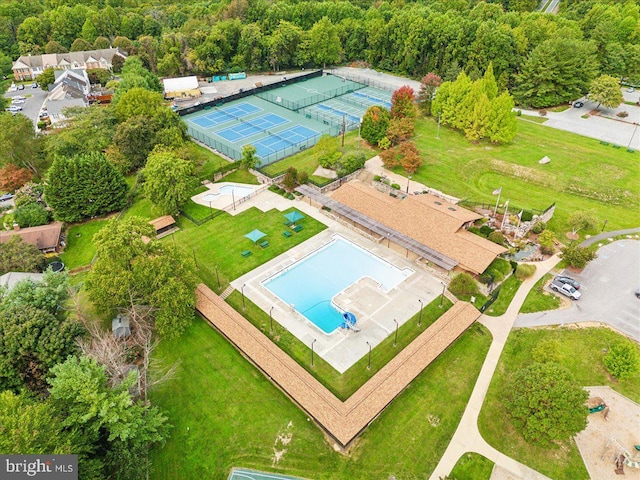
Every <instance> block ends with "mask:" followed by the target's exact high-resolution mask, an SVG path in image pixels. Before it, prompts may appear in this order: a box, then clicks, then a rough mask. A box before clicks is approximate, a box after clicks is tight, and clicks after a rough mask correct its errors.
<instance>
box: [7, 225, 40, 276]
mask: <svg viewBox="0 0 640 480" xmlns="http://www.w3.org/2000/svg"><path fill="white" fill-rule="evenodd" d="M46 263H47V260H46V258H45V257H44V254H43V253H42V252H41V251H40V250H38V249H37V248H36V246H35V245H31V244H30V243H25V242H23V241H22V237H20V236H18V235H12V236H11V237H10V238H9V241H8V242H6V243H0V275H4V274H5V273H7V272H40V271H42V269H43V268H44V266H45V265H46Z"/></svg>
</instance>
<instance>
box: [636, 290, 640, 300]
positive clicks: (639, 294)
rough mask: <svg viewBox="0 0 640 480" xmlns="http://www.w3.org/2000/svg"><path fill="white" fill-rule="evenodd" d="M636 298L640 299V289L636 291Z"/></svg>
mask: <svg viewBox="0 0 640 480" xmlns="http://www.w3.org/2000/svg"><path fill="white" fill-rule="evenodd" d="M636 297H638V298H640V288H639V289H637V290H636Z"/></svg>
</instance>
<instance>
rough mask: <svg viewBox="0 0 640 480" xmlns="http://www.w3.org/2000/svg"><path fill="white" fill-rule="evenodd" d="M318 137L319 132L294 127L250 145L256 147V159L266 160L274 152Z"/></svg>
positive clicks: (299, 126)
mask: <svg viewBox="0 0 640 480" xmlns="http://www.w3.org/2000/svg"><path fill="white" fill-rule="evenodd" d="M319 136H320V132H317V131H315V130H312V129H310V128H307V127H304V126H302V125H296V126H295V127H291V128H288V129H286V130H281V131H279V132H278V133H277V134H274V133H272V134H271V135H270V136H268V137H265V138H261V139H260V140H258V141H256V142H253V144H252V145H253V146H254V147H256V153H257V154H258V157H260V158H267V157H268V156H269V155H271V154H273V153H275V152H278V151H280V150H283V149H285V148H291V147H294V146H296V145H300V144H304V143H305V142H306V141H307V140H310V139H313V138H318V137H319Z"/></svg>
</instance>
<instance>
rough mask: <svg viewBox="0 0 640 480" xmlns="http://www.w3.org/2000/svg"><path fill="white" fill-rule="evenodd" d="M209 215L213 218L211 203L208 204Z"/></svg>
mask: <svg viewBox="0 0 640 480" xmlns="http://www.w3.org/2000/svg"><path fill="white" fill-rule="evenodd" d="M209 213H211V218H213V207H212V206H211V202H209Z"/></svg>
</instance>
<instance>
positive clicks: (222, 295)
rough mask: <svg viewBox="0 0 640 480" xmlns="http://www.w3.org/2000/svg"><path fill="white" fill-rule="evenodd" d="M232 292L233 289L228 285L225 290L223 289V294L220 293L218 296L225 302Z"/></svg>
mask: <svg viewBox="0 0 640 480" xmlns="http://www.w3.org/2000/svg"><path fill="white" fill-rule="evenodd" d="M234 290H235V288H233V287H232V286H231V285H229V286H228V287H227V288H225V289H224V292H222V293H221V294H220V298H221V299H222V300H226V299H227V297H228V296H229V295H231V294H232V293H233V291H234Z"/></svg>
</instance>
